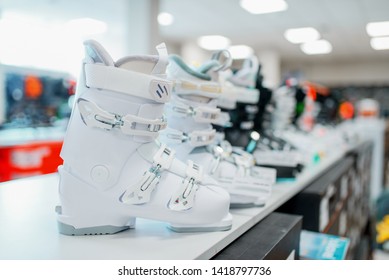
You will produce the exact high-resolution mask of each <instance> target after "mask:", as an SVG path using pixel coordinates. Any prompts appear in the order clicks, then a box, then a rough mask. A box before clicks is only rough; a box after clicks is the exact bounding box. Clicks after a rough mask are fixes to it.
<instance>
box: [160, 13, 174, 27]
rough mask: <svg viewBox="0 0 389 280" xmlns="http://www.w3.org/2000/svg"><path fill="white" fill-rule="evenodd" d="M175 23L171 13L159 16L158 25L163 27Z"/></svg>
mask: <svg viewBox="0 0 389 280" xmlns="http://www.w3.org/2000/svg"><path fill="white" fill-rule="evenodd" d="M173 21H174V17H173V15H172V14H169V13H160V14H159V15H158V23H159V24H160V25H163V26H168V25H171V24H172V23H173Z"/></svg>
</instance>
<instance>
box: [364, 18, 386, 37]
mask: <svg viewBox="0 0 389 280" xmlns="http://www.w3.org/2000/svg"><path fill="white" fill-rule="evenodd" d="M366 31H367V34H369V35H370V36H372V37H377V36H389V21H378V22H370V23H368V24H367V25H366Z"/></svg>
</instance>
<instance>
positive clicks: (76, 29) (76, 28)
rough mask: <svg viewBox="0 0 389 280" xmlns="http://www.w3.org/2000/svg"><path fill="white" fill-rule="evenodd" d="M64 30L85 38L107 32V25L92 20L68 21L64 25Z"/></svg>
mask: <svg viewBox="0 0 389 280" xmlns="http://www.w3.org/2000/svg"><path fill="white" fill-rule="evenodd" d="M66 28H67V29H68V30H70V31H71V32H73V33H77V34H80V35H84V36H87V35H93V34H101V33H104V32H105V31H107V24H106V23H105V22H104V21H101V20H97V19H93V18H78V19H72V20H69V21H68V22H67V23H66Z"/></svg>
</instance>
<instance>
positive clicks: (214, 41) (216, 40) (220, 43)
mask: <svg viewBox="0 0 389 280" xmlns="http://www.w3.org/2000/svg"><path fill="white" fill-rule="evenodd" d="M230 43H231V41H230V39H228V38H226V37H224V36H220V35H210V36H202V37H200V38H198V39H197V44H198V45H199V46H200V47H201V48H203V49H206V50H211V51H212V50H221V49H225V48H227V47H228V46H229V45H230Z"/></svg>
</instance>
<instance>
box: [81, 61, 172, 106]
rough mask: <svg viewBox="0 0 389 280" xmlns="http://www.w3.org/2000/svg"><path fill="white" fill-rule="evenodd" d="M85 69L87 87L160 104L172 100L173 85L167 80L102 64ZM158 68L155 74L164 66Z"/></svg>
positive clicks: (91, 65)
mask: <svg viewBox="0 0 389 280" xmlns="http://www.w3.org/2000/svg"><path fill="white" fill-rule="evenodd" d="M161 63H163V62H161ZM84 67H85V84H86V86H87V87H92V88H99V89H106V90H111V91H116V92H121V93H125V94H129V95H132V96H137V97H140V98H147V99H151V100H154V101H156V102H158V103H166V102H168V101H169V100H170V96H171V90H172V85H173V83H172V82H170V81H168V80H166V79H163V78H159V77H156V76H153V75H147V74H143V73H138V72H135V71H130V70H126V69H122V68H118V67H113V66H104V65H100V64H85V66H84ZM156 67H157V69H156V70H155V72H157V71H161V69H160V68H161V67H162V66H160V65H158V64H157V65H156Z"/></svg>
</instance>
